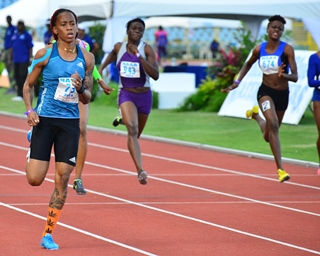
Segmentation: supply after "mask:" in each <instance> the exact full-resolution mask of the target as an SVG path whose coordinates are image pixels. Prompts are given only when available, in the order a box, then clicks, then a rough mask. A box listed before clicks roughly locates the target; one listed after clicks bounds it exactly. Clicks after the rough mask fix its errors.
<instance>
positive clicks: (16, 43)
mask: <svg viewBox="0 0 320 256" xmlns="http://www.w3.org/2000/svg"><path fill="white" fill-rule="evenodd" d="M32 47H33V42H32V37H31V35H30V34H29V33H28V32H27V31H26V27H25V25H24V22H23V21H22V20H19V21H18V25H17V30H16V31H15V33H14V35H13V36H12V48H11V54H10V59H11V60H12V61H13V68H14V79H15V81H16V84H17V96H16V97H13V98H12V100H14V101H22V100H23V93H22V91H23V84H24V81H25V80H26V77H27V75H28V66H29V65H30V64H31V63H30V62H31V60H32Z"/></svg>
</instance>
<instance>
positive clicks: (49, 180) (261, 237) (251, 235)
mask: <svg viewBox="0 0 320 256" xmlns="http://www.w3.org/2000/svg"><path fill="white" fill-rule="evenodd" d="M0 168H4V169H7V170H9V169H11V168H6V167H4V166H0ZM12 170H14V171H15V172H20V171H19V170H15V169H12ZM45 180H46V181H48V182H51V183H54V180H52V179H48V178H46V179H45ZM69 187H72V185H69ZM192 187H193V186H192ZM86 190H87V192H90V193H92V194H95V195H99V196H102V197H106V198H111V199H113V200H115V201H120V202H124V203H127V204H131V205H135V206H139V207H143V208H146V209H149V210H153V211H157V212H161V213H165V214H168V215H172V216H175V217H179V218H182V219H187V220H191V221H194V222H198V223H202V224H205V225H208V226H213V227H216V228H220V229H223V230H228V231H231V232H234V233H238V234H241V235H246V236H249V237H253V238H257V239H261V240H264V241H268V242H272V243H276V244H280V245H283V246H287V247H290V248H294V249H298V250H302V251H306V252H310V253H314V254H317V255H320V251H315V250H311V249H309V248H305V247H301V246H297V245H294V244H290V243H286V242H283V241H279V240H275V239H272V238H268V237H264V236H260V235H256V234H252V233H249V232H245V231H242V230H238V229H234V228H230V227H226V226H223V225H219V224H216V223H212V222H209V221H204V220H201V219H198V218H194V217H190V216H186V215H183V214H179V213H175V212H171V211H167V210H163V209H160V208H156V207H152V206H149V205H145V204H142V203H137V202H134V201H131V200H127V199H124V198H120V197H117V196H112V195H108V194H105V193H101V192H97V191H94V190H90V189H86ZM223 194H225V193H223ZM236 198H238V197H237V196H236ZM240 198H241V197H240ZM250 201H251V200H250ZM253 201H257V200H253ZM257 202H259V201H257ZM268 205H269V204H268ZM270 205H271V206H273V205H272V204H270ZM280 208H282V207H280ZM284 208H286V207H284Z"/></svg>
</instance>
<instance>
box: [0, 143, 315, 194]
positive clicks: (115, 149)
mask: <svg viewBox="0 0 320 256" xmlns="http://www.w3.org/2000/svg"><path fill="white" fill-rule="evenodd" d="M0 145H2V146H6V147H12V148H16V149H22V150H25V151H26V152H27V151H28V148H25V147H20V146H16V145H13V144H10V143H4V142H0ZM88 145H91V146H95V147H99V148H103V149H109V150H114V151H119V152H123V153H127V154H129V151H128V150H124V149H119V148H115V147H109V146H105V145H100V144H94V143H90V142H89V143H88ZM52 156H54V155H52ZM142 156H146V157H150V158H155V159H160V160H165V161H169V162H175V163H180V164H186V165H191V166H195V167H199V168H205V169H209V170H216V171H221V172H224V173H229V174H236V175H241V176H247V177H253V178H257V179H263V180H268V181H272V182H277V183H279V181H278V179H274V178H268V177H265V176H261V175H256V174H249V173H244V172H238V171H234V170H230V169H225V168H220V167H215V166H209V165H204V164H199V163H194V162H189V161H184V160H178V159H174V158H168V157H162V156H157V155H152V154H145V153H142ZM85 163H86V164H89V163H90V162H87V161H86V162H85ZM110 168H112V167H110ZM126 173H130V174H132V173H131V172H126ZM135 175H136V173H135ZM315 176H316V175H315ZM148 177H150V178H151V176H148ZM153 178H155V177H153ZM285 184H287V185H295V186H299V187H305V188H311V189H316V190H320V187H315V186H310V185H305V184H300V183H295V182H290V181H286V182H285Z"/></svg>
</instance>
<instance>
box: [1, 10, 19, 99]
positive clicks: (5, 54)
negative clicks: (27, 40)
mask: <svg viewBox="0 0 320 256" xmlns="http://www.w3.org/2000/svg"><path fill="white" fill-rule="evenodd" d="M7 23H8V27H7V28H6V34H5V37H4V47H3V51H2V56H1V59H2V61H3V62H4V64H5V67H6V70H7V72H8V77H9V82H10V88H9V89H8V90H7V92H6V93H14V92H15V81H14V78H13V72H12V71H13V70H12V62H11V60H10V49H11V46H12V42H11V38H12V36H13V34H14V32H15V30H16V29H17V28H16V27H15V26H13V25H12V18H11V16H7Z"/></svg>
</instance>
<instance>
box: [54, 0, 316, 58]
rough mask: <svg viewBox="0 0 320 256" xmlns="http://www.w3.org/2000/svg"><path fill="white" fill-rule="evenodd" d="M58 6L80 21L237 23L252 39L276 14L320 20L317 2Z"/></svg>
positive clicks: (99, 0)
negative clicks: (154, 19)
mask: <svg viewBox="0 0 320 256" xmlns="http://www.w3.org/2000/svg"><path fill="white" fill-rule="evenodd" d="M60 6H61V7H64V8H69V9H72V10H73V11H74V12H75V13H76V14H77V15H78V16H79V17H80V19H81V17H82V18H85V17H96V18H99V19H101V18H105V19H109V20H110V18H112V19H114V18H116V19H120V18H122V20H123V19H124V18H126V17H127V20H129V18H131V17H154V16H183V17H202V18H205V17H206V18H217V19H230V20H240V21H243V22H244V23H245V25H246V26H247V27H248V28H250V30H251V33H252V35H253V36H257V35H258V33H259V28H260V24H261V22H262V21H263V20H264V19H266V18H268V17H269V16H272V15H275V14H279V15H282V16H284V17H287V18H309V19H318V20H319V19H320V4H319V0H282V1H279V0H268V1H257V0H242V1H239V0H224V1H217V0H197V1H194V0H184V1H183V2H181V1H180V0H161V1H158V2H157V1H154V0H92V1H90V2H88V1H86V0H78V1H74V0H65V2H64V3H63V4H61V5H60ZM112 23H114V24H115V23H116V22H112ZM124 25H125V24H124ZM108 29H112V30H113V28H111V24H110V26H108V28H107V31H106V33H105V40H104V41H106V40H109V43H110V41H111V42H112V43H111V45H112V44H113V43H114V42H115V40H113V39H112V38H110V35H111V33H110V32H108ZM106 35H108V38H107V37H106ZM103 49H104V50H105V51H106V52H108V51H110V48H109V46H108V47H107V46H105V45H104V47H103Z"/></svg>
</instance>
